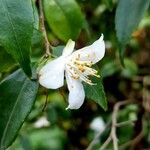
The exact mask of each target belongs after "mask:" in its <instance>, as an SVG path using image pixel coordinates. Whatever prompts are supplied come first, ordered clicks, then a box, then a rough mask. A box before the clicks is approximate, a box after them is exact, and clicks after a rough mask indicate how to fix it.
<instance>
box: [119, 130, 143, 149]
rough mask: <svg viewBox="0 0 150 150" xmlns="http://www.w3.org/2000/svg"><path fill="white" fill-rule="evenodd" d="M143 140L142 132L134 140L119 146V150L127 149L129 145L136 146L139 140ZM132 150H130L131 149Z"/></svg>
mask: <svg viewBox="0 0 150 150" xmlns="http://www.w3.org/2000/svg"><path fill="white" fill-rule="evenodd" d="M142 138H143V131H141V132H140V133H139V134H138V135H137V136H136V137H135V138H134V139H132V140H131V141H128V142H127V143H124V144H122V145H120V147H119V150H124V149H125V148H127V147H128V146H130V145H131V147H132V146H133V145H136V144H137V143H138V142H139V141H140V140H141V139H142ZM131 149H132V148H131Z"/></svg>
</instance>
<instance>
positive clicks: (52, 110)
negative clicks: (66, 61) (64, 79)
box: [0, 0, 150, 150]
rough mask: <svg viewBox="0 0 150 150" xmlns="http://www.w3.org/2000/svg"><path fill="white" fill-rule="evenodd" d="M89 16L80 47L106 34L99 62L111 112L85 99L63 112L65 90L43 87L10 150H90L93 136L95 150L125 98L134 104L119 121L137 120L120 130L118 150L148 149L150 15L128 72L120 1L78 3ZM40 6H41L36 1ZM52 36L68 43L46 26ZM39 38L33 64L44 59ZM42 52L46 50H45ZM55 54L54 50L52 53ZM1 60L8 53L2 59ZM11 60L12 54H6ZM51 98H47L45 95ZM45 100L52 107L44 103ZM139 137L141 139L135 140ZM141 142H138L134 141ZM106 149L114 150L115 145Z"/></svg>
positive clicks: (129, 50) (130, 53)
mask: <svg viewBox="0 0 150 150" xmlns="http://www.w3.org/2000/svg"><path fill="white" fill-rule="evenodd" d="M77 2H78V4H79V6H80V8H81V10H82V12H83V14H84V15H85V18H86V21H87V22H86V25H85V29H83V30H82V31H81V33H80V34H79V36H78V38H77V42H76V49H78V48H81V47H84V46H86V45H87V44H89V43H92V41H95V40H96V39H98V38H99V36H100V35H101V33H103V34H104V40H105V43H106V55H105V57H104V58H103V60H102V61H100V62H99V64H98V66H99V68H100V72H101V76H102V78H103V83H104V89H105V92H106V97H107V100H108V110H107V111H104V110H103V109H102V108H101V107H100V106H99V105H98V104H97V103H95V102H93V101H91V100H90V99H86V100H85V102H84V105H83V106H82V107H81V108H80V109H78V110H67V111H66V110H65V108H66V107H67V95H68V91H67V88H66V87H64V88H61V89H59V90H45V89H44V88H42V87H41V88H40V91H39V93H38V96H37V100H36V103H35V105H34V108H33V110H32V112H31V113H30V115H29V116H28V119H27V121H26V122H25V123H24V125H23V127H22V129H21V131H20V133H19V136H18V137H17V140H16V141H15V143H14V144H13V145H12V146H11V147H10V148H8V149H9V150H64V149H69V150H82V149H86V148H87V147H88V146H89V144H90V142H91V141H92V140H93V139H94V137H95V136H96V135H97V134H98V133H99V132H102V131H103V129H104V128H105V126H107V128H106V129H105V131H104V132H103V133H102V134H101V135H100V136H99V138H97V140H96V141H95V144H94V146H93V148H92V149H93V150H97V149H99V148H100V146H101V145H102V144H103V143H104V142H105V140H106V139H107V137H108V136H109V132H110V129H111V126H110V125H109V122H110V120H111V117H112V111H113V107H114V105H115V104H116V103H117V102H119V101H123V100H134V101H135V102H134V103H132V104H127V105H125V106H123V107H121V108H120V109H119V112H118V122H124V121H128V120H133V123H128V124H126V125H124V126H121V127H118V128H117V137H118V140H119V146H120V147H119V149H135V150H149V147H150V119H149V118H150V117H149V116H150V61H149V59H150V15H149V11H148V13H147V14H146V15H145V17H144V18H143V19H142V21H141V22H140V24H139V27H138V29H137V30H136V31H135V32H134V33H133V34H132V38H131V40H130V42H129V44H128V45H127V47H126V51H125V60H124V61H125V68H123V67H122V65H121V64H120V60H119V56H118V43H117V39H116V31H115V23H114V20H115V12H116V5H117V2H116V1H111V0H108V1H106V0H101V1H99V0H94V1H92V0H78V1H77ZM36 6H37V8H38V4H37V3H36ZM46 28H47V31H48V38H49V41H50V43H51V44H52V45H53V46H57V45H64V44H65V42H63V41H61V40H58V38H57V36H56V35H55V34H54V33H53V32H52V31H51V29H50V28H49V27H48V24H47V22H46ZM41 39H42V37H41V34H36V36H35V37H34V38H33V52H32V61H33V62H34V61H37V60H38V59H39V58H40V57H41V55H43V49H44V48H43V42H42V40H41ZM41 49H42V50H41ZM54 53H56V52H54ZM0 57H2V58H1V59H0V61H3V59H5V54H2V55H0ZM7 57H8V56H7ZM12 62H13V60H11V57H10V59H9V60H8V63H7V64H5V66H4V68H6V67H7V68H8V70H7V71H6V70H5V72H3V71H1V72H3V73H1V74H0V75H1V78H3V77H4V76H6V75H7V74H8V73H9V72H12V70H15V68H16V66H12ZM47 95H48V97H47ZM46 97H47V100H48V103H47V105H46V107H45V108H44V110H43V107H44V105H45V101H46ZM137 137H138V138H137ZM135 138H137V140H135ZM106 149H110V150H111V149H113V148H112V143H110V144H109V145H108V147H107V148H106Z"/></svg>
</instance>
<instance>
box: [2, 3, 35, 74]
mask: <svg viewBox="0 0 150 150" xmlns="http://www.w3.org/2000/svg"><path fill="white" fill-rule="evenodd" d="M33 19H34V17H33V9H32V3H31V0H23V1H21V0H0V20H1V21H0V44H1V45H2V46H3V47H4V48H5V49H6V50H7V51H8V53H10V54H11V55H12V56H13V57H14V58H15V59H16V61H17V62H19V64H20V66H21V67H22V68H23V70H24V72H25V73H26V74H27V75H28V76H31V68H30V47H31V37H32V32H33Z"/></svg>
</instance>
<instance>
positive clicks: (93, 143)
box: [86, 121, 111, 150]
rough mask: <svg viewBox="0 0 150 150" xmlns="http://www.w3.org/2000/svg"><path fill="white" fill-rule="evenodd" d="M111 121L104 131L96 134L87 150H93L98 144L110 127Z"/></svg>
mask: <svg viewBox="0 0 150 150" xmlns="http://www.w3.org/2000/svg"><path fill="white" fill-rule="evenodd" d="M110 123H111V121H109V122H108V123H107V124H106V126H105V128H104V129H103V131H100V132H98V133H97V134H96V136H95V138H94V139H93V140H92V141H91V143H90V144H89V146H88V147H87V149H86V150H92V149H93V146H94V145H95V144H96V142H97V141H98V139H99V137H100V136H101V135H102V134H103V133H104V131H105V130H106V129H107V128H108V127H109V126H110Z"/></svg>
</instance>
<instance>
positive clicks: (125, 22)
mask: <svg viewBox="0 0 150 150" xmlns="http://www.w3.org/2000/svg"><path fill="white" fill-rule="evenodd" d="M149 3H150V1H149V0H119V3H118V6H117V10H116V17H115V26H116V32H117V38H118V41H119V43H120V56H121V58H123V55H124V50H125V45H126V44H127V42H128V40H129V38H130V36H131V33H132V32H133V30H134V29H135V28H136V27H137V26H138V24H139V22H140V20H141V19H142V17H143V16H144V14H145V12H146V10H147V9H148V6H149Z"/></svg>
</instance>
